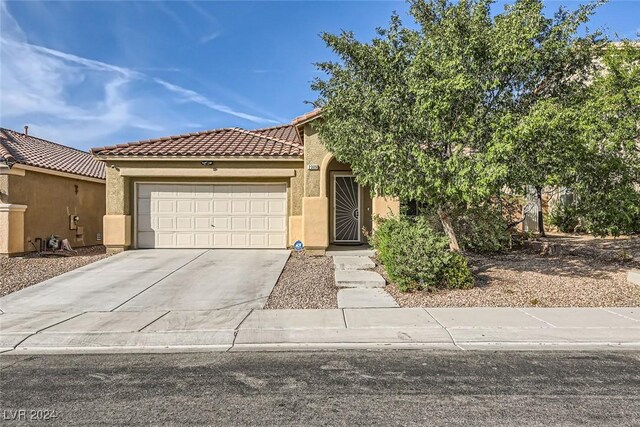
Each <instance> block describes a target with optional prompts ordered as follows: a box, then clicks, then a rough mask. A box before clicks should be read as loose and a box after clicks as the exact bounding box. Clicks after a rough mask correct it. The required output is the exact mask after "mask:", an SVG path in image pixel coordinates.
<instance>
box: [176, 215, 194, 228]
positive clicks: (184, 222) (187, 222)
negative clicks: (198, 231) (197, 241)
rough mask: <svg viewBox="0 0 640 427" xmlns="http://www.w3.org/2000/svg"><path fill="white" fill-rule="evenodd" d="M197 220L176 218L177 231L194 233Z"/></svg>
mask: <svg viewBox="0 0 640 427" xmlns="http://www.w3.org/2000/svg"><path fill="white" fill-rule="evenodd" d="M194 222H195V218H193V217H190V216H179V217H176V230H184V231H192V230H193V229H194V228H195V224H194Z"/></svg>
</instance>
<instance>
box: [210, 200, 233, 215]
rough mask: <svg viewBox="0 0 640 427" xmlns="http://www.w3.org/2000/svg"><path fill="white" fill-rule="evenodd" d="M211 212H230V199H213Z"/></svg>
mask: <svg viewBox="0 0 640 427" xmlns="http://www.w3.org/2000/svg"><path fill="white" fill-rule="evenodd" d="M213 213H214V214H229V213H231V201H230V200H214V201H213Z"/></svg>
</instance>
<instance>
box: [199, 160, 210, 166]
mask: <svg viewBox="0 0 640 427" xmlns="http://www.w3.org/2000/svg"><path fill="white" fill-rule="evenodd" d="M200 164H201V165H202V166H213V162H212V161H211V160H203V161H201V162H200Z"/></svg>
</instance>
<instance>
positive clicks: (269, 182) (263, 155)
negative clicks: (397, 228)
mask: <svg viewBox="0 0 640 427" xmlns="http://www.w3.org/2000/svg"><path fill="white" fill-rule="evenodd" d="M318 119H320V112H319V111H317V110H316V111H313V112H311V113H308V114H306V115H304V116H301V117H298V118H296V119H294V120H293V121H292V122H291V123H290V124H286V125H281V126H275V127H270V128H263V129H256V130H245V129H240V128H226V129H216V130H211V131H206V132H197V133H189V134H184V135H178V136H171V137H165V138H159V139H151V140H145V141H138V142H132V143H126V144H119V145H115V146H108V147H100V148H94V149H92V150H91V152H92V153H93V154H94V156H95V157H96V158H97V159H100V160H102V161H104V162H105V164H106V175H107V212H106V215H105V217H104V233H105V234H104V244H105V245H106V246H107V248H108V250H109V251H110V252H117V251H122V250H126V249H129V248H286V247H291V246H292V245H293V244H294V242H296V241H298V240H299V241H301V242H302V243H303V244H304V245H305V247H306V248H307V249H310V250H317V251H323V250H324V249H326V248H327V247H328V246H329V245H330V244H332V243H336V244H340V243H344V244H359V243H361V242H365V241H366V237H365V236H364V235H363V232H362V231H363V229H366V230H371V229H372V225H373V224H372V219H373V217H374V216H375V215H380V216H385V215H387V214H389V213H396V212H398V210H399V202H398V201H397V200H390V199H385V198H381V197H372V195H371V194H370V191H369V189H368V188H366V187H362V186H360V185H358V183H357V182H356V181H355V179H354V177H353V175H352V173H351V168H350V167H349V165H346V164H342V163H340V162H338V161H337V160H336V159H335V158H334V156H333V154H331V153H330V152H328V151H327V149H326V148H325V146H324V145H323V144H322V141H320V139H319V135H318V132H317V129H316V128H315V127H314V122H315V121H316V120H318Z"/></svg>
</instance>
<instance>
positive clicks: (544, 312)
mask: <svg viewBox="0 0 640 427" xmlns="http://www.w3.org/2000/svg"><path fill="white" fill-rule="evenodd" d="M612 347H616V348H630V349H640V307H636V308H633V307H632V308H428V309H422V308H365V309H335V310H213V311H163V310H158V311H145V312H140V311H115V312H106V311H103V312H98V311H93V312H77V313H71V312H40V313H4V314H0V351H1V352H4V354H26V353H31V354H33V353H36V354H37V353H52V352H53V353H96V352H107V353H109V352H134V353H135V352H181V351H229V350H231V351H242V350H245V351H246V350H291V349H305V350H308V349H337V348H437V349H457V350H477V349H481V350H484V349H486V350H493V349H514V350H516V349H517V350H519V349H597V348H607V349H611V348H612Z"/></svg>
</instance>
